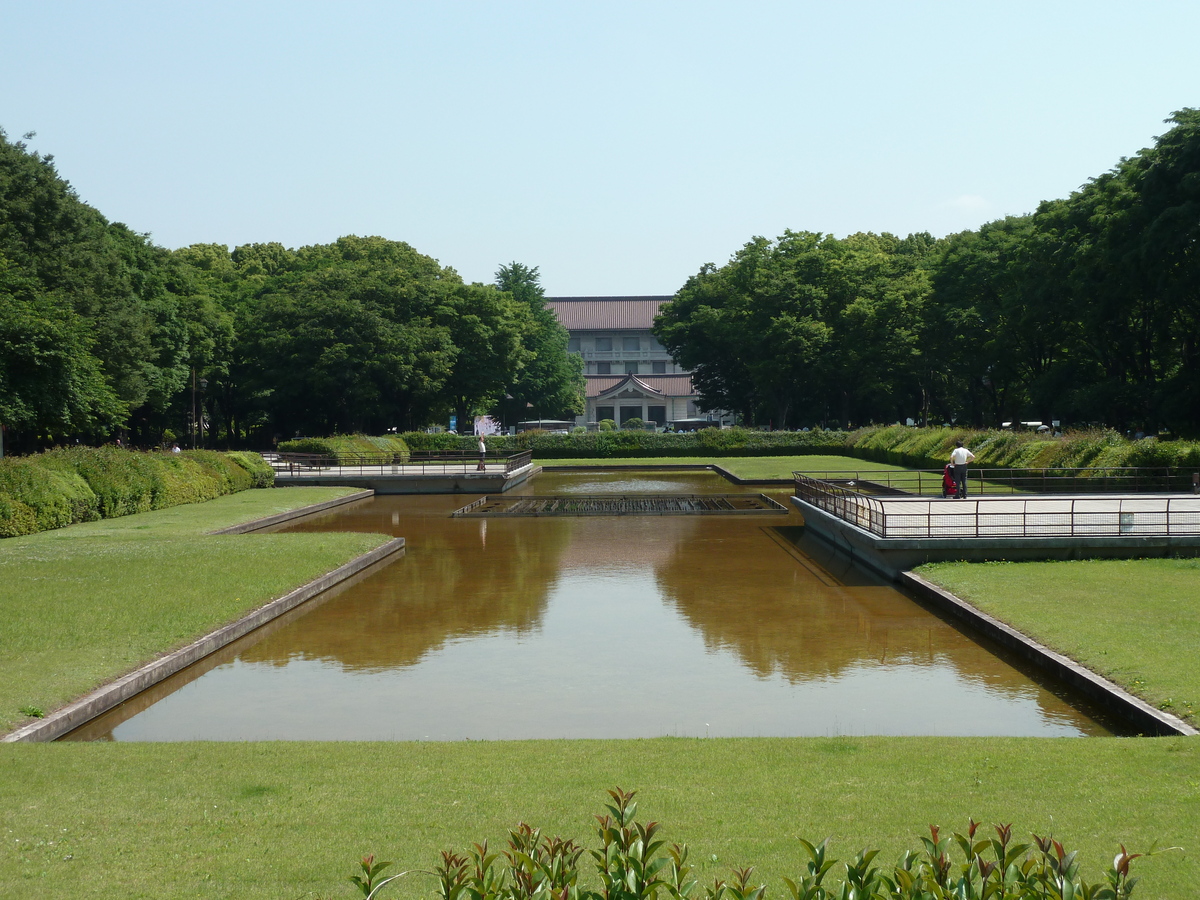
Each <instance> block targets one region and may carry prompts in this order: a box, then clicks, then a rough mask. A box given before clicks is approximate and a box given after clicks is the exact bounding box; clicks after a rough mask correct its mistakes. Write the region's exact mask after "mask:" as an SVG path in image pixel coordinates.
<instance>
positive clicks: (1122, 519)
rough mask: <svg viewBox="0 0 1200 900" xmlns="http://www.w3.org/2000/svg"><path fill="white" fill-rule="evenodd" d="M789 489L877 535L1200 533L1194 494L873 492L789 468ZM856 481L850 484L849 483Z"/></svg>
mask: <svg viewBox="0 0 1200 900" xmlns="http://www.w3.org/2000/svg"><path fill="white" fill-rule="evenodd" d="M795 481H796V496H797V497H799V498H800V499H801V500H804V501H805V502H806V503H810V504H812V505H813V506H815V507H817V508H818V509H821V510H824V511H825V512H828V513H829V514H831V515H833V516H836V517H837V518H839V519H841V520H842V521H844V522H849V523H850V524H852V525H856V526H857V527H859V528H862V529H863V530H865V531H869V532H870V533H871V534H874V535H877V536H878V537H885V538H936V537H1136V536H1162V535H1200V497H1197V496H1194V495H1187V494H1183V495H1180V496H1174V497H1136V496H1133V497H1130V496H1116V495H1113V496H1099V495H1092V496H1089V497H1081V496H1069V495H1068V496H1062V495H1058V496H1045V495H1041V496H1037V495H1032V496H1024V497H1021V496H1011V495H1009V496H1003V495H1001V496H997V495H983V496H978V497H973V498H968V499H966V500H940V499H939V500H929V499H925V498H923V497H920V496H916V495H912V494H908V495H900V494H894V495H883V496H880V495H872V494H868V493H863V492H860V491H858V490H855V489H854V487H851V486H850V485H849V484H839V483H836V482H829V481H822V480H820V479H817V478H813V477H810V476H808V475H805V474H802V473H800V472H797V473H795ZM856 484H857V483H856Z"/></svg>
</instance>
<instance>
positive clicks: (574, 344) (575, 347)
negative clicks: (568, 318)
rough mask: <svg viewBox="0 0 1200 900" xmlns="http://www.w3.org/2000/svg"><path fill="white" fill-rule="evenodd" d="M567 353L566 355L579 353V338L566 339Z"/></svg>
mask: <svg viewBox="0 0 1200 900" xmlns="http://www.w3.org/2000/svg"><path fill="white" fill-rule="evenodd" d="M567 352H568V353H578V352H579V338H577V337H573V338H567Z"/></svg>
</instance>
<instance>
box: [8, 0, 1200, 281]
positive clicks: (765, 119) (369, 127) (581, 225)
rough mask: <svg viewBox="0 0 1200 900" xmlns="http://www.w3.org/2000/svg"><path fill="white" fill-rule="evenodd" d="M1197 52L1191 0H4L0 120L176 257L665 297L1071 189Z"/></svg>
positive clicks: (941, 229)
mask: <svg viewBox="0 0 1200 900" xmlns="http://www.w3.org/2000/svg"><path fill="white" fill-rule="evenodd" d="M1198 35H1200V3H1197V2H1195V0H1189V2H1142V3H1129V2H1120V3H1117V2H1104V0H1090V2H1075V0H1053V2H1051V0H1039V2H1019V0H1018V2H1013V0H1008V2H1003V3H1001V2H995V3H961V2H939V3H919V2H853V3H851V2H846V3H836V2H829V0H823V2H761V3H754V2H745V3H709V2H696V0H691V2H678V3H675V2H671V3H668V2H637V3H632V2H631V3H616V2H613V3H600V2H596V3H587V2H566V0H559V2H523V3H515V2H514V3H505V2H498V0H497V2H465V0H464V2H437V3H435V2H421V3H403V2H376V3H372V2H346V0H339V2H322V3H316V2H252V0H239V2H223V0H221V2H214V0H206V2H203V3H194V2H181V0H169V2H157V0H156V2H106V0H86V2H29V0H0V127H3V128H4V129H5V131H7V133H8V136H9V138H10V139H17V138H20V136H21V135H22V134H24V133H25V132H27V131H36V132H37V137H36V138H34V139H33V140H32V141H31V142H30V145H31V146H32V147H33V148H34V149H36V150H39V151H41V152H43V153H52V154H54V155H55V158H56V160H57V164H58V167H59V171H60V173H61V174H62V175H63V176H64V177H66V178H67V179H68V180H69V181H70V182H71V183H72V184H73V185H74V187H75V189H76V190H77V191H78V193H79V195H80V197H82V199H83V200H85V201H87V202H88V203H91V204H92V205H94V206H96V207H97V208H98V209H99V210H100V211H101V212H103V213H104V214H105V215H106V216H108V217H109V218H110V219H113V220H116V221H122V222H125V223H126V224H127V225H129V226H130V227H132V228H134V229H136V230H138V231H143V232H149V233H150V234H151V236H152V238H153V239H154V240H155V241H156V242H157V243H159V244H162V245H164V246H167V247H179V246H184V245H187V244H191V243H195V242H214V243H223V244H228V245H230V246H236V245H237V244H241V243H247V242H252V241H279V242H282V243H283V244H285V245H287V246H291V247H295V246H301V245H304V244H311V243H325V242H329V241H332V240H333V239H335V238H336V237H338V236H339V235H342V234H379V235H383V236H384V237H387V238H391V239H394V240H403V241H407V242H408V243H410V244H412V245H413V246H414V247H415V248H416V249H417V250H419V251H421V252H423V253H427V254H429V255H430V256H433V257H435V258H437V259H438V260H439V261H440V262H441V263H442V264H443V265H449V266H453V267H454V268H455V269H457V270H458V271H459V272H460V273H461V274H462V275H463V277H464V278H466V279H467V280H468V281H491V280H492V277H493V273H494V272H495V270H496V268H497V266H498V265H499V264H501V263H505V262H509V261H512V260H517V261H520V262H523V263H525V264H527V265H533V266H538V267H540V269H541V273H542V282H543V284H544V286H545V287H546V289H547V291H548V292H549V293H550V294H552V295H572V294H574V295H580V294H660V293H661V294H669V293H673V292H674V291H675V290H677V289H678V288H679V287H680V286H681V285H682V284H683V282H684V281H685V279H686V278H687V277H688V276H689V275H691V274H693V273H694V272H696V271H697V270H698V269H699V267H700V266H701V265H702V264H704V263H705V262H714V263H718V264H720V263H723V262H725V261H726V260H727V259H728V258H729V257H730V255H731V254H733V253H734V252H735V251H736V250H737V249H738V248H739V247H740V246H741V245H742V244H743V243H745V242H746V241H747V240H749V239H750V238H751V237H753V236H754V235H760V234H761V235H767V236H769V237H775V236H777V235H779V234H780V233H782V232H783V230H784V229H786V228H792V229H796V230H811V231H821V232H831V233H834V234H837V235H844V234H848V233H851V232H855V231H891V232H894V233H897V234H907V233H909V232H913V231H930V232H932V233H933V234H935V235H939V236H940V235H944V234H947V233H950V232H955V231H959V230H962V229H966V228H977V227H978V226H979V225H981V224H982V223H984V222H986V221H989V220H991V219H994V218H998V217H1000V216H1003V215H1008V214H1021V213H1025V212H1031V211H1032V210H1033V209H1034V208H1035V207H1036V206H1037V204H1038V202H1039V201H1040V200H1043V199H1049V198H1053V197H1064V196H1067V195H1068V194H1069V193H1070V192H1071V191H1072V190H1074V189H1076V188H1077V187H1079V185H1081V184H1082V183H1084V182H1085V181H1086V180H1087V179H1088V178H1089V177H1092V176H1095V175H1099V174H1100V173H1102V172H1104V171H1106V170H1108V169H1110V168H1111V167H1112V166H1114V165H1115V164H1116V163H1117V162H1118V160H1119V159H1120V158H1121V157H1122V156H1130V155H1133V154H1134V153H1136V152H1137V151H1138V150H1139V149H1140V148H1142V147H1145V146H1148V145H1149V144H1150V143H1151V142H1152V141H1153V138H1154V136H1155V135H1157V134H1161V133H1162V132H1163V131H1165V130H1166V127H1167V126H1165V125H1164V124H1163V119H1165V118H1166V117H1167V116H1168V115H1170V113H1171V112H1173V111H1174V110H1176V109H1179V108H1181V107H1185V106H1200V44H1198V43H1197V36H1198Z"/></svg>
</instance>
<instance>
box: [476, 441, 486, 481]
mask: <svg viewBox="0 0 1200 900" xmlns="http://www.w3.org/2000/svg"><path fill="white" fill-rule="evenodd" d="M486 456H487V441H485V440H484V439H483V435H482V434H481V435H479V466H478V467H477V471H480V472H483V471H486V469H487V466H486V465H484V457H486Z"/></svg>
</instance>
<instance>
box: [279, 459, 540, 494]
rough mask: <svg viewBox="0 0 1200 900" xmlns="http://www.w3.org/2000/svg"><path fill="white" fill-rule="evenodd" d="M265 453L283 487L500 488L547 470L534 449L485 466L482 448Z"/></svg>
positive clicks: (442, 490)
mask: <svg viewBox="0 0 1200 900" xmlns="http://www.w3.org/2000/svg"><path fill="white" fill-rule="evenodd" d="M265 458H266V459H267V461H268V462H269V463H270V464H271V467H272V468H273V469H274V470H275V484H276V485H277V486H280V487H283V486H287V485H339V486H346V487H360V488H369V489H371V490H373V491H375V493H377V494H489V493H490V494H499V493H503V492H505V491H508V490H511V489H512V488H513V487H516V486H517V485H518V484H521V483H522V482H524V481H526V480H528V479H529V478H532V477H533V476H535V475H537V474H538V473H539V472H540V471H541V470H542V469H541V466H535V465H533V455H532V453H530V452H529V451H525V452H524V453H515V454H511V455H509V456H498V457H494V458H489V459H487V460H485V463H484V466H483V468H482V469H480V467H479V457H478V455H477V454H471V455H466V454H454V455H445V454H443V455H437V456H416V455H414V456H412V457H410V458H409V459H406V460H396V459H392V458H386V459H384V458H363V459H361V460H359V461H355V462H352V463H346V462H342V463H333V462H332V461H331V460H329V459H328V458H322V457H318V456H300V455H298V454H277V455H275V456H266V457H265Z"/></svg>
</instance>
